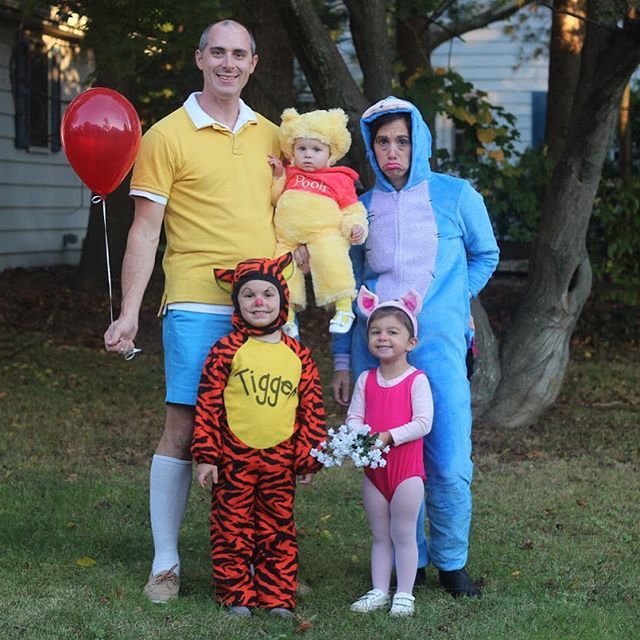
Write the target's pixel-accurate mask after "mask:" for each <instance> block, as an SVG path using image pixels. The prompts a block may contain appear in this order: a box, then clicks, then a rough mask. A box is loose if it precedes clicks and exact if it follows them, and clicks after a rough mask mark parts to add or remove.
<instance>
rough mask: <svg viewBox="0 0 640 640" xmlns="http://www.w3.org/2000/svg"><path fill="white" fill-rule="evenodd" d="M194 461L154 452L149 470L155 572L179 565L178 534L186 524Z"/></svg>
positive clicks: (152, 568) (176, 570) (152, 571)
mask: <svg viewBox="0 0 640 640" xmlns="http://www.w3.org/2000/svg"><path fill="white" fill-rule="evenodd" d="M190 487H191V462H190V461H189V460H179V459H178V458H170V457H168V456H160V455H157V454H156V455H154V456H153V460H152V461H151V471H150V473H149V512H150V516H151V532H152V534H153V545H154V548H155V556H154V558H153V565H152V567H151V573H153V575H156V574H157V573H160V571H167V570H168V569H171V567H173V566H174V565H178V566H177V568H176V569H175V572H176V573H177V574H178V575H179V574H180V558H179V556H178V534H179V532H180V525H181V523H182V516H183V515H184V510H185V507H186V506H187V500H188V498H189V489H190Z"/></svg>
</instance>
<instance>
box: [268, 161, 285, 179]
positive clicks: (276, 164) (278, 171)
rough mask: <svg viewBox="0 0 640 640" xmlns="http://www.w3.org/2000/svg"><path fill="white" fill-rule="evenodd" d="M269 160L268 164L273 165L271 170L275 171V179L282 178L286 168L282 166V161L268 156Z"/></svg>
mask: <svg viewBox="0 0 640 640" xmlns="http://www.w3.org/2000/svg"><path fill="white" fill-rule="evenodd" d="M268 158H269V159H268V160H267V162H268V163H269V164H270V165H271V168H272V169H273V177H274V178H279V177H280V176H282V173H283V171H284V166H283V164H282V161H281V160H280V158H276V157H275V156H272V155H269V156H268Z"/></svg>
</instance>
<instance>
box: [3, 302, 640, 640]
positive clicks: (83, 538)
mask: <svg viewBox="0 0 640 640" xmlns="http://www.w3.org/2000/svg"><path fill="white" fill-rule="evenodd" d="M50 304H51V303H49V302H48V301H46V300H45V301H44V302H43V305H42V306H43V308H45V309H49V308H50ZM99 312H100V313H101V314H102V316H104V306H103V307H102V308H100V309H99ZM57 313H58V312H56V313H54V312H53V311H52V312H50V313H49V314H48V315H47V314H46V313H45V314H43V318H42V326H41V327H37V326H17V325H18V324H21V323H15V322H14V323H11V322H9V323H8V322H4V323H2V322H0V326H2V330H1V331H0V416H1V417H2V421H1V423H0V424H1V429H2V438H0V572H1V575H2V580H0V611H1V615H0V640H14V639H19V638H25V639H29V640H31V639H33V640H41V639H42V640H48V639H54V638H55V639H58V638H59V639H63V638H64V639H69V640H70V639H76V638H77V639H81V640H92V639H118V640H120V639H122V640H129V639H134V638H135V639H147V638H148V639H150V640H151V639H154V640H156V639H162V638H172V639H173V638H179V639H181V640H192V639H193V640H195V639H198V640H200V639H203V640H204V639H205V638H206V639H208V638H223V639H226V638H230V639H238V640H244V639H247V640H249V639H252V640H253V639H254V638H264V639H273V640H276V639H286V638H295V637H304V638H309V639H316V638H317V639H324V638H327V639H329V638H332V639H335V638H338V639H340V640H342V639H345V640H350V639H356V638H357V639H360V638H362V639H368V638H385V639H386V638H389V639H396V638H397V639H405V638H406V639H414V638H415V639H418V638H421V639H422V638H442V639H443V640H454V639H465V640H472V639H476V638H477V639H486V638H491V639H492V640H500V639H502V638H504V639H507V638H509V639H520V638H523V639H525V638H526V639H533V638H536V639H537V638H540V639H545V640H546V639H549V640H555V639H564V638H571V639H573V638H580V639H581V640H587V639H594V640H599V639H603V638H607V639H608V638H612V639H616V640H617V639H627V638H628V639H629V640H631V639H635V638H636V637H638V628H639V627H640V587H639V586H638V585H639V584H640V560H639V559H638V550H639V548H640V540H639V538H640V526H639V525H638V511H639V510H638V505H639V504H640V483H639V482H638V477H639V476H638V472H639V470H640V469H639V467H640V464H639V462H640V368H639V367H638V362H639V361H640V358H639V357H638V356H639V355H640V353H639V351H638V348H637V346H635V347H634V346H633V345H626V346H625V347H624V348H620V347H618V348H614V347H612V346H611V345H605V344H604V343H602V344H600V345H595V346H593V345H591V346H588V347H587V346H585V344H584V343H581V344H580V345H578V346H576V348H575V349H574V356H575V357H574V360H573V362H572V364H571V366H570V369H569V372H568V374H567V377H566V381H565V386H564V389H563V392H562V396H561V398H560V399H559V401H558V403H557V404H556V406H555V407H554V408H553V409H552V410H551V411H549V412H548V413H547V414H546V415H545V416H544V417H543V418H542V419H541V420H540V422H539V424H538V425H537V426H536V427H534V428H531V429H528V430H524V431H523V430H519V431H511V432H496V431H493V430H490V429H488V428H486V427H482V426H479V427H478V428H477V429H476V433H475V436H474V437H475V480H474V500H475V502H474V521H473V529H472V537H471V552H470V571H471V573H472V574H473V575H474V576H477V577H479V578H480V579H481V580H482V582H483V586H484V597H483V598H482V599H481V600H478V601H454V600H453V599H452V598H450V597H449V596H447V595H446V594H445V593H444V592H442V591H441V590H440V589H439V588H438V586H437V578H436V574H435V572H434V571H432V570H430V571H429V572H428V580H427V584H426V586H424V587H421V588H419V589H418V590H417V591H416V598H417V602H416V604H417V615H416V616H415V618H413V619H409V620H393V619H390V618H389V617H388V616H387V615H386V614H385V613H384V612H377V613H375V614H373V615H369V616H358V615H356V614H351V613H350V612H349V610H348V605H349V604H350V603H351V602H352V601H353V600H354V599H355V597H357V596H359V595H361V594H362V593H363V592H364V591H366V590H367V589H368V588H369V569H368V564H369V558H368V556H369V549H368V546H369V533H368V528H367V525H366V521H365V516H364V512H363V509H362V506H361V503H360V495H359V487H360V479H361V476H360V473H359V472H358V471H357V470H354V469H350V468H344V469H337V470H334V469H332V470H329V471H325V472H323V473H321V474H319V475H318V476H317V477H316V479H315V480H314V482H313V484H312V485H310V486H308V487H302V489H301V490H300V491H299V493H298V502H297V523H298V527H299V532H300V544H301V567H302V577H303V578H304V579H305V580H306V581H307V582H308V583H309V584H310V585H311V586H312V587H313V591H312V593H311V594H310V595H308V596H305V597H304V598H302V599H301V600H300V602H299V607H298V616H297V619H296V620H295V622H291V621H282V620H272V619H270V618H269V617H267V616H266V615H258V616H254V617H253V618H252V619H250V620H237V619H230V618H229V617H228V616H227V615H225V614H224V613H223V612H222V611H221V610H220V609H219V608H218V607H217V606H216V605H215V604H214V603H213V601H212V600H211V596H210V584H209V582H210V578H209V561H208V522H207V518H208V496H207V495H206V494H205V492H203V491H201V490H199V488H198V487H197V486H194V487H193V489H192V493H191V498H190V502H189V508H188V512H187V514H186V517H185V522H184V527H183V535H182V538H181V553H182V562H183V567H182V574H183V586H182V597H181V598H180V599H179V600H178V601H176V602H174V603H171V604H169V605H166V606H158V605H151V604H150V603H148V602H146V600H145V599H144V597H143V596H142V594H141V588H142V586H143V584H144V582H145V580H146V577H147V574H148V571H149V565H150V559H151V537H150V532H149V527H148V514H147V488H148V484H147V483H148V480H147V468H148V464H149V460H150V457H151V455H152V452H153V449H154V448H155V445H156V442H157V439H158V436H159V433H160V429H161V424H162V416H163V404H162V392H163V379H162V362H161V358H160V355H159V353H158V350H157V349H156V348H148V349H145V353H144V354H143V356H141V357H138V358H136V359H135V360H134V361H132V362H124V361H123V360H121V359H120V358H117V357H114V356H108V355H107V354H105V353H103V352H102V350H101V348H100V346H99V344H98V342H99V339H100V338H99V330H98V329H96V330H95V335H92V336H91V337H90V339H84V338H82V339H78V338H77V336H76V337H75V338H72V337H70V336H69V335H66V334H65V333H64V331H62V330H59V331H52V330H50V325H51V324H53V325H57V324H59V325H60V326H61V327H62V325H64V319H63V318H62V317H61V316H60V315H59V314H61V313H62V311H60V312H59V313H58V315H56V314H57ZM91 313H93V311H91V312H88V313H87V315H88V316H91ZM13 317H15V316H13ZM0 320H2V318H1V317H0ZM47 321H50V322H49V325H46V326H45V323H46V322H47ZM24 324H25V325H26V324H27V323H26V322H25V323H24ZM103 324H106V323H105V322H104V318H102V320H100V322H99V324H97V325H96V326H98V327H100V328H102V325H103ZM92 343H93V346H91V344H92ZM322 351H323V349H322V348H317V349H316V355H317V357H318V359H319V360H320V361H321V369H322V371H323V376H324V378H325V381H328V363H327V361H326V356H325V355H324V354H322ZM329 409H330V414H331V416H332V421H333V423H337V422H338V420H339V415H338V413H337V410H336V409H335V407H333V406H331V405H330V406H329Z"/></svg>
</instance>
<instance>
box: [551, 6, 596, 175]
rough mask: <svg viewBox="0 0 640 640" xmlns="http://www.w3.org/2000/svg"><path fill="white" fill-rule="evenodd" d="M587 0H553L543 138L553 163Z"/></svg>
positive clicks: (576, 71)
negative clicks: (545, 118) (545, 120)
mask: <svg viewBox="0 0 640 640" xmlns="http://www.w3.org/2000/svg"><path fill="white" fill-rule="evenodd" d="M585 10H586V0H555V2H554V3H553V22H552V25H551V44H550V48H549V80H548V90H547V123H546V131H545V141H546V143H547V148H548V150H549V151H548V153H549V158H550V159H551V161H552V163H553V164H555V163H556V162H557V161H558V160H559V158H560V155H561V153H562V150H563V148H564V145H565V142H566V140H567V132H568V131H569V127H570V125H571V122H570V120H569V117H570V115H571V107H572V105H573V96H574V95H575V92H576V85H577V83H578V76H579V75H580V53H581V51H582V45H583V42H584V20H581V19H580V18H578V17H577V16H584V15H585Z"/></svg>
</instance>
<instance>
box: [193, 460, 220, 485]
mask: <svg viewBox="0 0 640 640" xmlns="http://www.w3.org/2000/svg"><path fill="white" fill-rule="evenodd" d="M196 478H197V479H198V484H199V485H200V486H201V487H202V488H204V487H206V486H208V485H210V484H211V483H212V482H213V484H217V483H218V467H216V466H215V465H214V464H207V463H205V462H202V463H200V464H198V465H196Z"/></svg>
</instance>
